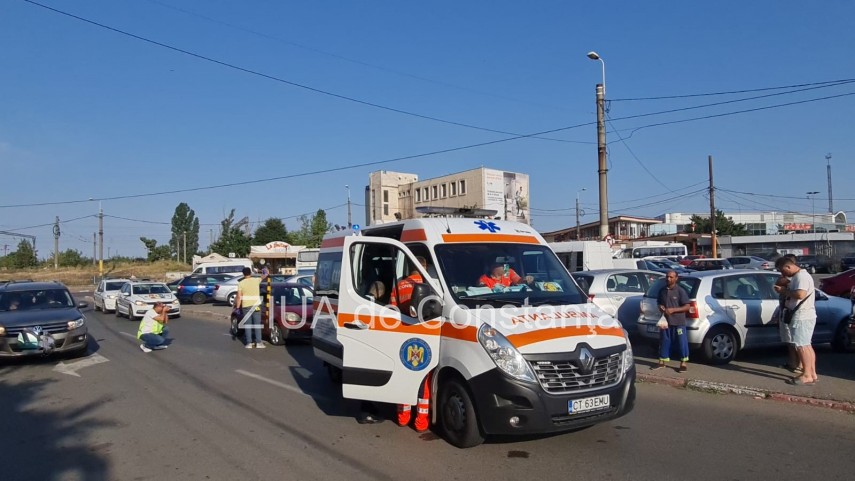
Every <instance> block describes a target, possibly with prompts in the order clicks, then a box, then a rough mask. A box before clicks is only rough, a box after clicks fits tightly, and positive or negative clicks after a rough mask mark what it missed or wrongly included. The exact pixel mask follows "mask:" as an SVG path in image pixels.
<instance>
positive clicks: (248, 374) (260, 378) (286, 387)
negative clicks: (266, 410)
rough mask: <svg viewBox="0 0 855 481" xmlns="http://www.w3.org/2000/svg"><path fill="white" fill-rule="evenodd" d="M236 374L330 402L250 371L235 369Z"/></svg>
mask: <svg viewBox="0 0 855 481" xmlns="http://www.w3.org/2000/svg"><path fill="white" fill-rule="evenodd" d="M235 372H236V373H238V374H240V375H242V376H246V377H251V378H253V379H257V380H259V381H261V382H266V383H267V384H270V385H272V386H276V387H281V388H282V389H285V390H288V391H291V392H294V393H297V394H301V395H303V396H306V397H310V398H314V399H317V400H323V401H328V400H329V399H328V398H327V397H326V396H320V395H311V394H308V393H305V392H303V391H302V390H301V389H300V388H297V387H294V386H290V385H288V384H285V383H282V382H279V381H274V380H273V379H268V378H266V377H264V376H260V375H258V374H254V373H251V372H248V371H244V370H243V369H235Z"/></svg>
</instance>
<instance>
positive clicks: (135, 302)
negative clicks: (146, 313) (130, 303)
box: [134, 301, 148, 306]
mask: <svg viewBox="0 0 855 481" xmlns="http://www.w3.org/2000/svg"><path fill="white" fill-rule="evenodd" d="M134 305H135V306H147V305H148V304H146V303H145V302H143V301H134Z"/></svg>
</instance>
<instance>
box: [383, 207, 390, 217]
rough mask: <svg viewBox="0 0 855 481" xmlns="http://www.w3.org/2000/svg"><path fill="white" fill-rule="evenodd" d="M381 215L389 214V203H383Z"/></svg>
mask: <svg viewBox="0 0 855 481" xmlns="http://www.w3.org/2000/svg"><path fill="white" fill-rule="evenodd" d="M383 215H389V204H383Z"/></svg>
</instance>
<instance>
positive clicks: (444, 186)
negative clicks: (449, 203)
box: [439, 184, 448, 199]
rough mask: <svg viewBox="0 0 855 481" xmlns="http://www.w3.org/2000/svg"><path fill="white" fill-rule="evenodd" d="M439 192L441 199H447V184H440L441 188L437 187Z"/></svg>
mask: <svg viewBox="0 0 855 481" xmlns="http://www.w3.org/2000/svg"><path fill="white" fill-rule="evenodd" d="M439 191H440V197H442V198H443V199H445V198H446V197H448V184H442V185H441V186H439Z"/></svg>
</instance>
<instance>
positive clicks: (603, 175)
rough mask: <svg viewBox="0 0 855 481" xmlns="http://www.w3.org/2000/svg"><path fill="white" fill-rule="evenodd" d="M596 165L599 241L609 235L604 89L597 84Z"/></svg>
mask: <svg viewBox="0 0 855 481" xmlns="http://www.w3.org/2000/svg"><path fill="white" fill-rule="evenodd" d="M597 164H598V170H597V172H598V173H599V176H600V239H601V240H604V239H605V238H606V236H608V235H609V187H608V177H607V174H608V171H609V169H608V168H607V162H606V87H605V85H603V84H597Z"/></svg>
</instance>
